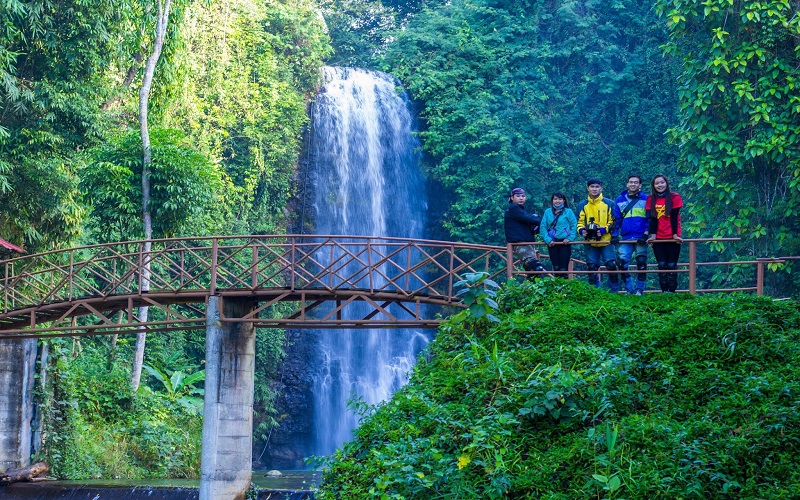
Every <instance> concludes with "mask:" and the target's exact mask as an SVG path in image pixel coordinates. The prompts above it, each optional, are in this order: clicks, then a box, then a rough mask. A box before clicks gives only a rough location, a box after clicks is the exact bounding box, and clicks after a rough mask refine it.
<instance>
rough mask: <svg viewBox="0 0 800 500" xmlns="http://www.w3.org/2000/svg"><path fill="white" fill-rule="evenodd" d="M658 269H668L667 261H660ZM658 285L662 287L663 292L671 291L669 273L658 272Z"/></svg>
mask: <svg viewBox="0 0 800 500" xmlns="http://www.w3.org/2000/svg"><path fill="white" fill-rule="evenodd" d="M658 269H659V270H660V271H666V270H667V263H666V262H659V263H658ZM658 286H659V287H660V288H661V291H662V292H668V291H669V275H668V274H667V273H658Z"/></svg>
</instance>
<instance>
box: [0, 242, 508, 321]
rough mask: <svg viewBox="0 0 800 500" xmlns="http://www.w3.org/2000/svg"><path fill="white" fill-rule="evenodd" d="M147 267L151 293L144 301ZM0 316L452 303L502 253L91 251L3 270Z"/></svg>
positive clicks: (446, 248)
mask: <svg viewBox="0 0 800 500" xmlns="http://www.w3.org/2000/svg"><path fill="white" fill-rule="evenodd" d="M146 265H149V267H150V275H149V278H147V279H148V280H149V291H147V292H142V290H143V289H144V288H145V287H143V280H144V279H145V276H146V274H145V273H143V272H142V271H143V269H144V268H145V266H146ZM2 267H3V270H2V272H3V275H2V278H0V281H1V282H2V294H0V302H1V303H2V304H1V305H2V307H1V308H0V310H1V311H2V312H4V313H7V312H9V311H13V310H17V309H20V308H26V307H30V306H35V305H42V304H48V303H55V302H69V301H73V300H77V299H82V298H85V297H99V298H104V297H112V296H119V295H137V294H139V295H140V294H142V293H147V294H149V295H157V294H173V295H175V296H181V295H187V296H188V295H192V294H196V293H197V292H198V291H204V292H206V293H208V294H215V293H219V292H221V291H228V292H231V293H234V291H237V292H238V293H240V294H246V293H253V292H255V291H256V290H263V289H283V290H312V289H313V290H329V291H331V292H333V291H336V290H343V289H359V290H366V291H369V292H371V293H380V292H386V291H391V292H394V293H399V294H404V295H406V296H409V297H411V296H426V297H435V298H438V299H441V300H443V301H452V300H453V299H454V297H455V294H454V290H453V284H454V283H455V282H457V281H458V280H459V279H461V278H462V277H463V275H464V274H465V273H470V272H477V271H483V272H488V273H489V274H490V275H492V276H493V277H499V276H501V275H502V274H503V273H504V272H505V269H506V267H507V264H506V255H505V248H503V247H495V246H488V245H469V244H459V243H450V242H440V241H431V240H409V239H401V238H374V237H361V236H336V235H309V236H303V235H286V236H231V237H209V238H191V239H188V238H176V239H163V240H153V242H152V248H151V251H150V252H149V253H145V252H144V245H143V242H122V243H114V244H106V245H92V246H85V247H79V248H73V249H68V250H61V251H51V252H46V253H42V254H37V255H31V256H25V257H18V258H15V259H12V260H8V261H4V262H2Z"/></svg>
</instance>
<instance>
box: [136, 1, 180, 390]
mask: <svg viewBox="0 0 800 500" xmlns="http://www.w3.org/2000/svg"><path fill="white" fill-rule="evenodd" d="M157 2H158V13H157V15H156V27H155V38H154V39H153V50H152V52H151V53H150V55H149V56H147V61H146V62H145V66H144V77H143V78H142V86H141V87H140V88H139V132H140V133H141V136H142V229H143V232H144V243H143V249H142V251H143V252H144V255H145V261H144V264H143V268H142V281H141V283H142V285H141V291H142V292H147V291H148V290H150V260H149V255H150V250H151V249H152V243H151V241H150V240H151V239H152V237H153V219H152V214H151V211H150V164H151V163H152V151H151V150H150V129H149V125H148V122H147V114H148V111H149V109H148V106H149V103H150V88H151V87H152V86H153V76H154V75H155V72H156V64H158V59H159V58H160V57H161V51H162V50H163V49H164V39H165V37H166V35H167V26H168V24H169V10H170V6H171V3H172V0H157ZM148 311H149V308H148V307H147V306H143V307H140V308H139V312H138V314H137V319H138V320H139V322H140V323H147V316H148ZM146 342H147V333H146V331H145V329H144V328H140V329H139V331H138V332H137V333H136V349H135V351H134V356H133V366H132V367H131V389H132V390H133V391H134V392H136V391H137V390H138V389H139V382H140V380H141V377H142V364H143V363H144V348H145V344H146Z"/></svg>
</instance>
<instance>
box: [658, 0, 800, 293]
mask: <svg viewBox="0 0 800 500" xmlns="http://www.w3.org/2000/svg"><path fill="white" fill-rule="evenodd" d="M657 6H658V11H659V12H660V13H661V15H662V16H663V17H664V18H665V19H666V21H667V24H668V26H669V30H670V42H669V43H668V44H667V45H666V49H667V52H668V53H669V54H671V55H674V56H676V57H678V58H681V59H682V61H683V66H684V75H683V76H682V77H681V80H680V88H679V89H678V94H677V95H678V97H679V99H680V117H681V120H680V122H679V124H678V125H676V126H675V127H674V128H672V129H671V130H670V136H671V139H672V141H673V142H675V143H676V144H678V145H679V146H680V170H681V171H682V172H683V173H685V174H686V178H685V179H684V182H683V186H685V188H687V189H689V190H690V191H691V192H693V193H696V194H697V196H696V198H695V202H694V203H693V204H692V205H691V206H690V208H691V207H694V208H695V209H694V210H693V212H694V213H695V214H696V219H695V220H694V223H693V224H692V225H691V227H693V228H695V229H697V230H698V231H702V232H703V233H704V235H705V236H712V235H713V236H738V237H742V238H743V241H742V242H741V243H740V244H739V245H736V246H734V247H733V248H731V250H738V251H739V253H740V254H745V253H747V254H753V253H754V254H756V255H759V256H762V255H763V256H766V255H775V256H777V255H794V254H796V253H797V252H798V250H800V238H798V237H797V235H798V234H799V233H800V222H799V221H800V97H798V91H797V85H798V78H799V77H800V72H799V70H798V65H799V63H800V52H798V47H797V38H798V36H800V19H798V16H797V9H798V6H797V3H796V2H790V1H788V0H774V1H764V2H743V1H733V0H730V1H729V0H709V1H705V2H684V1H673V0H660V1H659V2H657ZM793 267H796V266H791V265H787V266H786V268H785V271H786V275H784V277H785V278H789V279H790V280H791V279H792V277H791V274H790V272H791V270H792V268H793ZM795 274H796V273H795ZM795 286H797V282H796V279H795Z"/></svg>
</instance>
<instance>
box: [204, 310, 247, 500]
mask: <svg viewBox="0 0 800 500" xmlns="http://www.w3.org/2000/svg"><path fill="white" fill-rule="evenodd" d="M221 307H222V308H223V309H222V312H223V314H224V317H229V318H231V317H232V318H241V317H243V316H244V315H246V314H247V313H248V312H250V311H252V310H253V308H254V303H253V302H252V301H251V300H247V299H231V298H226V299H225V300H224V301H223V300H222V298H220V297H219V296H211V297H209V299H208V306H207V309H206V381H205V407H204V412H203V451H202V456H201V465H200V500H217V499H220V498H226V499H244V498H245V492H246V490H247V488H248V486H249V485H250V480H251V478H252V458H253V457H252V455H253V386H254V370H255V328H254V327H253V324H252V323H222V322H221V321H220V308H221Z"/></svg>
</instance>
